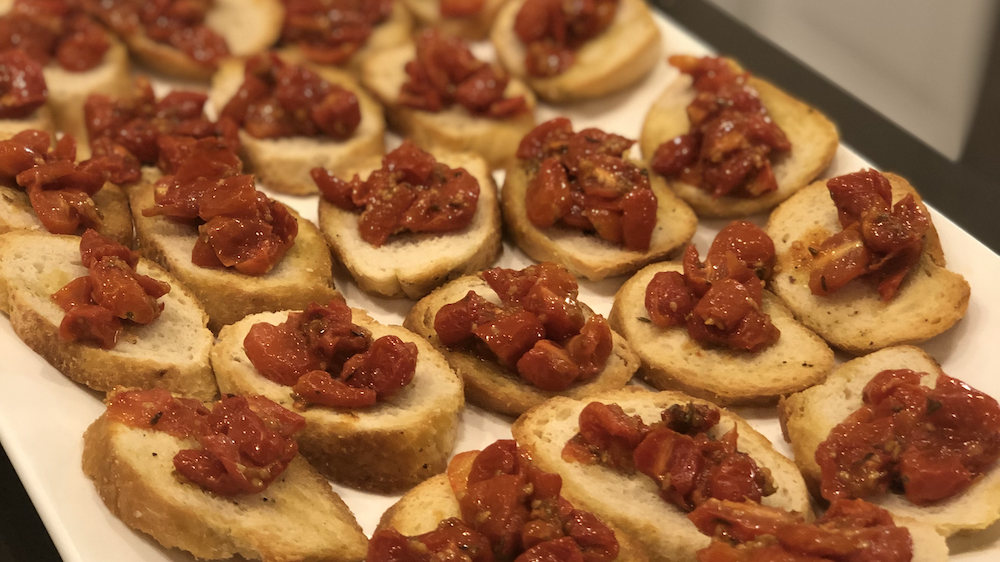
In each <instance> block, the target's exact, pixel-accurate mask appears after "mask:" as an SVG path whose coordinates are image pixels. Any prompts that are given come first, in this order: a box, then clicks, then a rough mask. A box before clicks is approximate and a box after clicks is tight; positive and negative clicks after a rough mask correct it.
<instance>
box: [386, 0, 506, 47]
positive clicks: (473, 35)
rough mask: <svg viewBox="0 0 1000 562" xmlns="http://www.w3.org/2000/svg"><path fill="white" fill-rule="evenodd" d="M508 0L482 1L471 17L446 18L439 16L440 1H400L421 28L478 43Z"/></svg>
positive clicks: (488, 30) (487, 32)
mask: <svg viewBox="0 0 1000 562" xmlns="http://www.w3.org/2000/svg"><path fill="white" fill-rule="evenodd" d="M509 1H510V0H484V1H483V3H482V6H481V7H480V8H479V11H478V12H477V13H476V14H475V15H473V16H463V17H457V16H453V17H446V16H444V15H442V14H441V0H401V3H402V4H403V5H404V6H406V7H407V9H409V10H410V12H411V13H412V14H413V17H414V18H416V20H417V23H418V24H419V25H420V26H422V27H435V28H437V29H440V30H441V31H442V32H444V33H445V34H446V35H451V36H453V37H461V38H463V39H471V40H473V41H478V40H480V39H485V38H486V36H487V35H488V34H489V32H490V27H492V25H493V21H494V19H495V18H496V17H497V12H499V11H500V8H502V7H503V5H504V4H506V3H507V2H509Z"/></svg>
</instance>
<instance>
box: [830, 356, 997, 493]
mask: <svg viewBox="0 0 1000 562" xmlns="http://www.w3.org/2000/svg"><path fill="white" fill-rule="evenodd" d="M922 376H923V374H922V373H916V372H914V371H910V370H908V369H900V370H886V371H882V372H880V373H879V374H877V375H876V376H875V377H873V378H872V380H871V381H869V382H868V384H867V385H865V389H864V394H863V401H864V405H863V406H862V407H861V408H860V409H858V410H857V411H855V412H854V413H853V414H851V415H850V416H848V417H847V419H845V420H844V421H843V422H841V423H840V424H839V425H837V426H836V427H835V428H834V429H833V430H832V431H831V432H830V435H829V436H828V437H827V438H826V440H825V441H824V442H823V443H821V444H820V446H819V448H817V450H816V462H817V463H818V464H819V466H820V468H821V470H822V492H823V497H825V498H827V499H831V500H832V499H835V498H865V497H869V496H872V495H875V494H880V493H884V492H886V491H888V490H902V491H903V492H904V493H905V494H906V497H907V499H909V500H910V501H911V502H913V503H915V504H917V505H926V504H929V503H932V502H935V501H939V500H943V499H946V498H949V497H952V496H953V495H955V494H958V493H960V492H961V491H963V490H965V489H966V488H968V487H969V486H970V485H971V484H972V483H973V482H974V481H975V479H976V478H977V477H978V476H979V475H981V474H983V473H984V472H985V471H987V470H989V469H990V467H991V466H993V464H994V463H995V462H996V460H997V459H998V458H1000V405H998V404H997V401H996V400H994V399H993V398H991V397H989V396H987V395H985V394H983V393H981V392H979V391H977V390H975V389H973V388H970V387H969V386H968V385H966V384H964V383H962V382H960V381H958V380H956V379H953V378H951V377H948V376H946V375H944V374H940V373H939V374H938V376H937V381H936V384H935V386H934V388H928V387H926V386H922V385H921V384H920V380H921V377H922Z"/></svg>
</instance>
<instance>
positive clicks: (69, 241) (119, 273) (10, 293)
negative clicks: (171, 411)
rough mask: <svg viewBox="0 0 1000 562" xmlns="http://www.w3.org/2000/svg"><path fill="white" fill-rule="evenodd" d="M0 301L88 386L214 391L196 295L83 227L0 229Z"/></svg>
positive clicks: (29, 336) (23, 332)
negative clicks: (77, 232)
mask: <svg viewBox="0 0 1000 562" xmlns="http://www.w3.org/2000/svg"><path fill="white" fill-rule="evenodd" d="M157 299H160V300H157ZM0 310H2V311H3V312H5V313H6V314H7V315H8V316H9V317H10V323H11V326H12V328H13V329H14V333H16V334H17V335H18V337H20V338H21V339H22V340H24V343H25V344H27V345H28V347H30V348H31V349H33V350H35V352H36V353H38V354H39V355H41V356H42V357H43V358H44V359H45V360H46V361H48V362H49V363H50V364H51V365H52V366H53V367H55V368H56V369H58V370H59V371H61V372H62V373H64V374H65V375H66V376H67V377H69V378H70V379H72V380H74V381H76V382H78V383H81V384H84V385H87V386H89V387H90V388H93V389H95V390H100V391H110V390H111V389H113V388H114V387H116V386H130V387H136V388H164V389H167V390H169V391H171V392H175V393H177V394H180V395H183V396H190V397H194V398H198V399H206V400H207V399H211V398H213V397H214V396H215V395H216V386H215V378H214V377H213V375H212V369H211V368H210V367H209V363H208V353H209V350H210V349H211V346H212V340H213V338H212V333H211V332H209V331H208V329H207V328H206V327H205V325H206V322H207V321H208V318H207V316H206V315H205V312H204V311H203V310H202V308H201V305H200V304H199V303H198V300H197V299H196V298H195V297H194V295H192V294H191V293H190V292H188V291H187V290H186V289H185V288H184V287H183V286H182V285H181V284H180V283H178V282H177V280H176V279H175V278H174V277H172V276H170V275H169V274H168V273H167V272H165V271H163V270H162V269H160V268H159V267H158V266H156V265H155V264H153V263H150V262H148V261H146V260H140V259H139V256H138V254H136V253H135V252H132V251H131V250H128V249H127V248H125V247H124V246H121V245H120V244H117V243H116V242H113V241H112V240H110V239H108V238H106V237H103V236H101V235H99V234H97V233H96V232H94V231H93V230H88V231H87V232H85V233H84V235H83V237H82V238H81V237H77V236H59V235H55V234H48V233H44V232H28V231H19V232H9V233H7V234H4V235H0Z"/></svg>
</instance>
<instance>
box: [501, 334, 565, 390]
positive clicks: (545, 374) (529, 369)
mask: <svg viewBox="0 0 1000 562" xmlns="http://www.w3.org/2000/svg"><path fill="white" fill-rule="evenodd" d="M516 366H517V373H518V374H519V375H521V376H522V377H524V379H525V380H527V381H528V382H530V383H531V384H533V385H535V386H536V387H538V388H539V389H541V390H545V391H549V392H559V391H561V390H565V389H567V388H569V387H570V386H572V384H573V382H574V381H576V379H577V378H578V377H579V376H580V367H579V366H578V365H577V364H576V363H575V362H574V361H573V359H572V358H571V357H570V355H569V354H568V353H567V352H566V350H565V349H563V348H561V347H559V345H557V344H555V343H552V341H550V340H539V341H538V342H536V343H535V345H534V346H533V347H532V348H531V349H529V350H528V351H527V352H526V353H525V354H524V355H522V356H521V358H520V359H518V361H517V365H516Z"/></svg>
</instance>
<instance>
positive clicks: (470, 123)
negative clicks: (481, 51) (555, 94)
mask: <svg viewBox="0 0 1000 562" xmlns="http://www.w3.org/2000/svg"><path fill="white" fill-rule="evenodd" d="M415 57H416V47H415V46H414V44H413V43H408V44H405V45H400V46H398V47H393V48H391V49H386V50H384V51H381V52H378V53H374V54H372V55H371V56H370V57H368V58H367V59H366V60H365V62H364V64H362V65H361V83H362V84H364V86H365V87H366V88H368V89H369V90H370V91H371V92H372V93H373V94H374V95H375V97H377V98H378V100H379V101H380V102H382V104H383V105H384V106H385V110H386V115H387V116H388V118H389V125H390V126H391V127H392V128H393V129H394V130H396V131H398V132H399V134H401V135H403V136H404V137H406V138H408V139H410V140H412V141H413V142H414V143H416V144H417V146H419V147H421V148H423V149H424V150H430V151H433V150H434V148H435V147H441V148H446V149H448V150H453V151H472V152H476V153H478V154H480V155H481V156H482V157H483V158H485V159H486V161H487V162H488V163H489V165H490V167H492V168H502V167H504V166H507V165H508V164H510V163H512V161H513V160H514V153H515V152H517V145H518V143H520V142H521V139H522V138H523V137H524V135H526V134H528V132H530V131H531V130H532V129H534V128H535V116H534V111H535V105H536V101H535V95H534V94H533V93H532V92H531V90H530V89H528V87H527V86H525V85H524V83H523V82H521V81H520V80H518V79H516V78H512V79H511V81H510V82H509V83H508V84H507V89H506V90H505V91H504V94H505V95H506V96H507V97H517V96H524V97H525V101H526V102H527V105H528V111H527V112H525V113H522V114H521V115H517V116H514V117H511V118H509V119H491V118H489V117H479V116H475V115H472V114H471V113H469V112H468V110H466V109H465V108H464V107H462V106H460V105H458V104H455V105H453V106H452V107H449V108H447V109H445V110H442V111H440V112H438V113H432V112H430V111H423V110H419V109H414V108H412V107H404V106H402V105H400V104H399V89H400V88H401V87H402V86H403V83H404V82H406V79H407V76H406V72H405V71H404V67H405V66H406V63H408V62H409V61H411V60H413V59H414V58H415Z"/></svg>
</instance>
